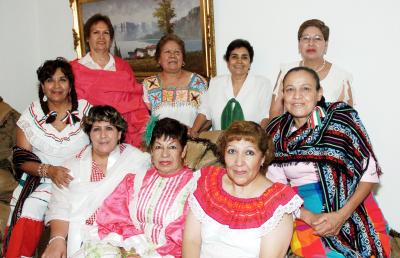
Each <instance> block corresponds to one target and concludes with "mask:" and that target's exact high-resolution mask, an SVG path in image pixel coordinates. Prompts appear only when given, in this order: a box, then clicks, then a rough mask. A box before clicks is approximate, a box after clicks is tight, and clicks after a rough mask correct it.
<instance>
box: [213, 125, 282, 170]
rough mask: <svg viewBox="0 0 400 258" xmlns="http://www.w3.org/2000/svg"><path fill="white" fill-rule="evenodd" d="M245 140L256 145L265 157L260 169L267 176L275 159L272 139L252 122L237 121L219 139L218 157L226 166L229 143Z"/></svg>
mask: <svg viewBox="0 0 400 258" xmlns="http://www.w3.org/2000/svg"><path fill="white" fill-rule="evenodd" d="M240 140H245V141H249V142H252V143H254V144H255V145H256V146H257V147H258V149H259V150H260V151H261V153H262V154H263V156H264V157H265V160H264V163H263V165H262V166H261V168H260V173H262V174H263V175H265V173H266V172H267V168H268V165H269V164H270V163H271V161H272V160H273V158H274V146H273V143H272V138H271V137H270V136H268V135H267V133H266V132H265V131H264V130H263V129H262V128H261V126H260V125H259V124H257V123H255V122H252V121H235V122H233V123H232V124H231V125H230V126H229V128H228V129H226V130H225V131H224V132H223V133H222V134H221V136H220V137H219V138H218V141H217V146H218V156H219V160H220V162H221V163H222V164H224V165H225V151H226V148H227V146H228V143H230V142H232V141H240Z"/></svg>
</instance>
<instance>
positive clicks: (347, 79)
mask: <svg viewBox="0 0 400 258" xmlns="http://www.w3.org/2000/svg"><path fill="white" fill-rule="evenodd" d="M344 73H345V76H344V80H343V84H344V85H343V88H344V101H345V102H348V101H349V99H350V96H351V97H352V99H353V106H354V105H355V104H356V101H355V100H356V99H355V90H354V87H353V76H352V75H351V74H350V73H348V72H344Z"/></svg>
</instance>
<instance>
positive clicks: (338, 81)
mask: <svg viewBox="0 0 400 258" xmlns="http://www.w3.org/2000/svg"><path fill="white" fill-rule="evenodd" d="M297 40H298V47H299V53H300V55H301V61H296V62H292V63H287V64H282V65H281V70H280V72H279V75H278V79H277V81H276V84H275V88H274V92H273V95H272V101H271V107H270V110H269V114H268V115H267V116H269V117H270V118H274V117H276V116H279V115H281V114H283V111H284V108H283V97H282V93H283V92H282V88H283V87H282V79H283V76H285V74H286V73H287V72H288V71H289V70H290V69H291V68H294V67H296V66H305V67H308V68H311V69H313V70H314V71H315V72H317V74H318V76H319V78H320V80H321V86H322V88H323V90H324V98H325V100H326V101H327V102H336V101H343V102H346V103H347V104H349V105H350V106H353V105H354V99H353V92H352V91H353V89H352V88H351V82H352V80H353V79H352V76H351V74H349V73H348V72H346V71H344V70H342V69H341V68H340V67H338V66H336V65H334V64H332V63H331V62H328V61H327V60H326V59H325V58H324V56H325V54H326V51H327V49H328V41H329V27H328V26H326V25H325V23H324V22H323V21H321V20H317V19H311V20H307V21H305V22H303V23H302V24H301V25H300V27H299V30H298V32H297Z"/></svg>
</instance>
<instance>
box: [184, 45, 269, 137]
mask: <svg viewBox="0 0 400 258" xmlns="http://www.w3.org/2000/svg"><path fill="white" fill-rule="evenodd" d="M253 58H254V50H253V47H252V46H251V45H250V43H249V42H248V41H247V40H243V39H236V40H234V41H232V42H231V43H230V44H229V45H228V48H227V49H226V53H225V56H224V59H225V61H226V63H227V65H228V69H229V72H230V73H231V74H230V75H222V76H218V77H215V78H213V79H211V82H210V87H209V89H208V91H207V93H206V94H205V95H204V98H202V103H201V105H200V109H199V115H198V116H197V118H196V121H195V122H194V125H193V128H192V130H191V134H192V135H193V136H197V134H198V132H199V131H200V130H201V128H202V127H203V126H204V124H205V123H206V121H208V120H210V121H211V123H212V128H213V130H224V129H226V128H228V127H229V125H230V124H231V123H232V122H233V121H236V120H248V121H254V122H256V123H261V121H262V119H263V118H264V114H266V113H267V112H268V109H269V105H270V97H271V84H270V82H269V80H268V79H266V78H264V77H262V76H258V75H252V74H249V70H250V66H251V63H252V62H253ZM264 112H265V113H264Z"/></svg>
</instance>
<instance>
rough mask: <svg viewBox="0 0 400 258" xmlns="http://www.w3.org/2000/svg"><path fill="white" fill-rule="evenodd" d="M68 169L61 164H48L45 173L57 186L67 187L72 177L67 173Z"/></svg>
mask: <svg viewBox="0 0 400 258" xmlns="http://www.w3.org/2000/svg"><path fill="white" fill-rule="evenodd" d="M68 172H69V169H67V168H65V167H61V166H50V167H49V169H48V171H47V174H48V176H49V177H50V179H51V181H53V183H54V184H56V186H57V187H59V188H62V187H67V186H68V185H69V183H70V182H71V181H72V179H73V177H72V176H71V175H70V174H68Z"/></svg>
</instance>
